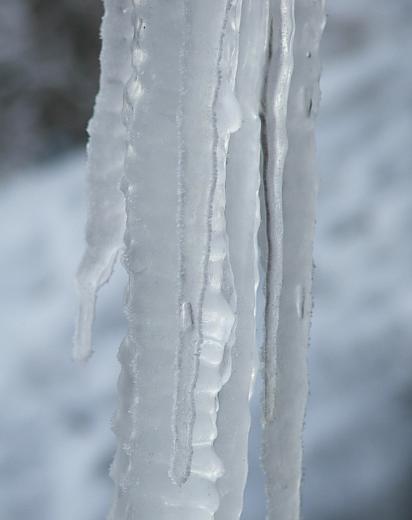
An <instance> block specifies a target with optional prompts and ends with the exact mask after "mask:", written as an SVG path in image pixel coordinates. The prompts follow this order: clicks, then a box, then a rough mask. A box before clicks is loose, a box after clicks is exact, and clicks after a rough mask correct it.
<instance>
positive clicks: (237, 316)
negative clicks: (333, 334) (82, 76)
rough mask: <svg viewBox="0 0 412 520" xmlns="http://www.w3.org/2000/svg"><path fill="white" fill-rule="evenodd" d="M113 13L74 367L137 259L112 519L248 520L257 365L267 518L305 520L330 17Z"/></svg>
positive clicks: (246, 5) (122, 3)
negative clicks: (322, 56) (322, 81)
mask: <svg viewBox="0 0 412 520" xmlns="http://www.w3.org/2000/svg"><path fill="white" fill-rule="evenodd" d="M105 8H106V14H105V18H104V20H103V30H102V34H103V51H102V76H101V90H100V93H99V95H98V98H97V102H96V109H95V115H94V117H93V120H92V122H91V124H90V144H89V172H90V173H89V184H90V190H89V191H90V211H89V219H88V225H87V239H88V240H87V241H88V247H87V250H86V253H85V257H84V259H83V261H82V264H81V267H80V270H79V287H80V293H81V309H80V318H79V324H78V328H77V334H76V338H75V355H76V357H78V358H86V357H88V355H89V354H90V352H91V326H92V321H93V316H94V302H95V297H96V291H97V289H98V287H99V286H100V285H101V284H102V283H104V282H105V281H106V280H107V279H108V278H109V276H110V273H111V270H112V268H113V263H114V261H115V258H116V255H117V254H118V252H119V251H120V250H123V265H124V267H125V269H126V270H127V273H128V275H129V284H128V288H127V294H126V302H125V312H126V316H127V319H128V332H127V335H126V337H125V339H124V341H123V343H122V345H121V347H120V351H119V361H120V364H121V373H120V377H119V384H118V389H119V404H118V410H117V413H116V416H115V420H114V425H113V428H114V431H115V433H116V435H117V437H118V448H117V451H116V455H115V459H114V462H113V465H112V468H111V475H112V478H113V480H114V483H115V496H114V501H113V505H112V509H111V512H110V515H109V519H110V520H135V519H137V518H144V519H145V520H151V519H153V520H160V519H179V520H182V519H188V520H189V519H190V520H212V519H216V520H235V519H239V517H240V515H241V511H242V501H243V490H244V486H245V481H246V476H247V446H248V433H249V427H250V412H249V399H250V395H251V392H252V389H253V383H254V380H255V377H256V374H257V372H258V370H259V366H260V365H261V369H262V373H263V375H264V381H265V391H264V396H263V397H264V399H263V407H262V408H263V410H262V412H263V413H262V415H263V423H264V446H263V465H264V469H265V472H266V475H267V496H268V518H269V519H275V518H281V519H282V520H296V519H297V518H298V514H299V501H300V499H299V485H300V475H301V440H300V438H301V430H302V423H303V412H304V407H305V400H306V391H307V390H306V386H307V385H306V366H305V346H306V344H307V340H308V329H309V315H310V312H309V311H310V302H311V296H310V294H311V270H312V259H311V254H312V253H311V248H312V238H313V225H314V211H313V206H314V194H315V186H316V182H315V177H314V174H313V171H314V168H313V149H314V146H313V114H314V111H313V110H312V108H311V107H313V106H314V100H316V99H318V97H319V96H318V94H317V85H318V79H319V63H318V46H319V39H320V34H321V30H322V27H323V4H322V1H320V0H225V1H222V0H208V1H207V2H205V1H204V0H176V1H173V2H164V1H160V0H151V1H150V2H149V1H147V0H106V2H105ZM308 56H310V58H309V57H308ZM119 187H120V189H121V191H120V190H119ZM259 264H260V265H261V266H264V269H263V273H264V274H263V276H261V277H259V273H260V272H262V269H261V268H260V269H259V268H258V266H259ZM260 278H261V279H260ZM259 284H260V285H261V286H263V287H264V289H265V290H264V291H263V293H264V295H265V302H264V304H263V306H264V307H265V317H264V318H265V344H264V345H263V347H262V356H261V359H262V363H259V347H260V345H257V340H256V327H257V319H258V317H257V315H256V305H257V304H256V298H257V296H256V294H257V287H258V285H259ZM260 307H262V305H260ZM308 307H309V308H308Z"/></svg>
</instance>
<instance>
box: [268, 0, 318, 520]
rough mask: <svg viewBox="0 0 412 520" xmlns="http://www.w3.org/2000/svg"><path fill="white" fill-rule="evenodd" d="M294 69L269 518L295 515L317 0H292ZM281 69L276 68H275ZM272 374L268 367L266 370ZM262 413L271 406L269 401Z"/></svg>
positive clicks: (308, 282) (310, 228)
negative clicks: (293, 2) (293, 6)
mask: <svg viewBox="0 0 412 520" xmlns="http://www.w3.org/2000/svg"><path fill="white" fill-rule="evenodd" d="M295 20H296V29H295V38H294V46H293V47H294V49H293V52H294V71H293V76H292V80H291V82H290V92H289V102H288V114H287V128H286V130H287V135H288V153H287V158H286V161H285V162H284V171H283V189H282V199H283V259H282V262H283V268H282V272H283V283H282V289H281V294H280V299H279V314H278V318H279V321H278V327H277V334H276V365H275V367H266V370H268V368H270V369H271V370H272V369H273V368H275V369H276V384H275V385H274V388H272V389H271V392H273V393H271V394H270V396H269V397H270V398H271V399H272V401H271V402H272V404H273V406H274V408H273V409H272V411H273V412H274V413H272V414H269V417H268V419H270V420H267V421H266V422H265V425H264V432H263V443H264V445H263V465H264V469H265V473H266V478H267V494H268V520H277V519H279V518H281V519H282V520H298V519H299V517H300V484H301V475H302V438H301V437H302V429H303V420H304V412H305V406H306V399H307V392H308V383H307V367H306V355H307V344H308V338H309V325H310V315H311V302H312V296H311V287H312V247H313V235H314V223H315V216H314V215H315V197H316V186H317V182H316V175H315V167H314V154H315V146H314V115H315V113H316V106H317V102H318V100H319V92H318V91H319V74H320V67H319V42H320V37H321V34H322V30H323V26H324V2H323V0H295ZM279 73H280V71H279ZM270 375H271V376H272V377H274V373H273V372H272V373H271V374H270ZM268 411H269V412H270V411H271V408H270V407H269V409H268Z"/></svg>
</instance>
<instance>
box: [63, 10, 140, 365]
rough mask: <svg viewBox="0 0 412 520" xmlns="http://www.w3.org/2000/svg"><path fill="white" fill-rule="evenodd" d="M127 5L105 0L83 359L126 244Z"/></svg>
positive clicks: (91, 154)
mask: <svg viewBox="0 0 412 520" xmlns="http://www.w3.org/2000/svg"><path fill="white" fill-rule="evenodd" d="M128 6H129V0H104V7H105V14H104V18H103V23H102V41H103V44H102V52H101V57H100V61H101V78H100V91H99V94H98V96H97V99H96V105H95V108H94V115H93V118H92V120H91V121H90V124H89V129H88V130H89V135H90V142H89V145H88V172H89V176H88V191H89V210H88V221H87V231H86V236H87V248H86V251H85V253H84V256H83V259H82V262H81V264H80V267H79V271H78V275H77V280H78V287H79V293H80V299H81V302H80V311H79V316H78V323H77V327H76V334H75V339H74V351H73V354H74V357H75V358H76V359H80V360H81V359H83V360H84V359H87V358H88V357H89V356H90V355H91V353H92V325H93V319H94V312H95V302H96V293H97V291H98V289H99V287H100V286H101V285H103V284H104V283H105V282H107V280H108V279H109V278H110V275H111V273H112V270H113V266H114V263H115V261H116V258H117V255H118V252H119V250H120V248H121V247H122V244H123V232H124V221H125V212H124V198H123V196H122V194H121V192H120V190H119V189H118V188H119V184H120V179H121V176H122V174H123V164H124V153H125V146H126V131H125V128H124V125H123V121H122V116H121V114H122V106H123V90H124V85H125V81H126V79H127V78H128V77H129V76H130V55H129V52H128V49H129V47H130V40H131V25H130V21H129V17H130V12H129V11H130V9H129V8H128Z"/></svg>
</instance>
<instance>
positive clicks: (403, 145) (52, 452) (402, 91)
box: [0, 0, 412, 520]
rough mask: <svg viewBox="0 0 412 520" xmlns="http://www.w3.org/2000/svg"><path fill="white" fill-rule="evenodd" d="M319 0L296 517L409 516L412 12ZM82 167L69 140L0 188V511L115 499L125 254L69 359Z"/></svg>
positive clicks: (43, 511) (82, 510)
mask: <svg viewBox="0 0 412 520" xmlns="http://www.w3.org/2000/svg"><path fill="white" fill-rule="evenodd" d="M329 4H330V5H329V11H330V16H329V27H328V28H327V31H326V36H325V40H324V54H325V59H324V73H323V74H324V75H323V79H322V91H323V96H322V104H321V110H320V119H319V125H318V128H319V137H318V156H319V160H318V162H319V166H320V173H321V182H320V194H319V206H318V214H317V236H316V242H315V263H316V265H317V268H316V271H315V280H314V283H315V308H314V318H313V325H312V333H311V348H310V354H309V364H310V380H311V396H310V400H309V406H308V411H307V419H306V424H307V428H306V433H305V457H304V466H305V480H304V484H303V509H304V517H305V518H306V519H308V520H312V519H313V520H314V519H316V520H330V519H331V518H333V519H334V520H340V519H342V520H343V519H345V520H352V519H353V520H357V519H359V518H362V520H366V519H367V520H369V519H371V520H372V519H373V520H387V519H388V518H396V519H397V520H409V518H410V515H409V511H410V507H411V504H410V498H409V495H410V474H411V465H412V463H411V461H412V453H411V451H412V449H411V443H410V438H411V433H412V419H411V414H410V399H411V395H412V390H411V377H410V366H411V361H412V349H411V344H412V341H411V340H412V328H411V320H410V316H411V311H412V304H411V301H412V299H411V297H410V294H411V288H412V280H411V270H410V265H411V257H412V242H411V241H410V239H409V236H410V224H411V222H412V202H411V197H410V193H411V188H412V186H411V184H412V178H411V175H410V165H411V164H412V162H411V159H412V157H411V148H410V135H411V133H412V132H411V131H412V122H411V118H410V115H409V113H410V106H411V102H410V95H409V92H408V90H407V86H408V85H409V83H410V77H411V73H410V67H409V56H410V51H411V50H412V41H411V40H412V37H411V34H410V21H411V14H412V13H411V9H410V5H409V3H408V1H401V0H398V1H397V2H393V3H391V4H388V3H387V2H381V1H377V0H373V1H372V0H362V1H357V2H352V1H350V2H345V3H343V2H339V1H338V0H334V1H332V0H330V2H329ZM338 17H339V20H340V23H338ZM348 35H349V36H348ZM84 171H85V160H84V157H83V154H77V153H74V154H72V155H69V156H66V157H63V158H61V160H59V161H58V162H54V163H48V164H44V165H40V166H38V167H33V168H31V169H30V170H29V171H24V172H21V173H18V174H15V175H13V176H12V177H9V179H8V180H7V181H3V183H2V189H1V192H0V222H1V224H0V227H1V232H0V250H1V251H2V255H1V256H0V267H1V272H2V274H3V276H2V282H1V288H2V290H1V293H0V308H1V309H2V312H1V315H0V320H1V321H0V326H1V330H2V367H1V370H0V372H1V377H0V400H1V407H2V412H3V413H2V420H1V421H0V447H1V448H0V517H1V518H5V519H7V520H23V519H24V520H25V519H27V518H30V520H73V519H74V518H75V519H76V520H101V519H102V518H104V516H105V514H106V512H107V510H108V507H109V501H110V496H111V493H112V491H111V489H112V484H111V481H110V479H109V477H108V474H107V473H108V467H109V464H110V461H111V459H112V457H113V452H114V436H113V434H112V433H111V432H110V430H109V419H110V416H111V414H112V413H113V410H114V409H115V407H116V404H115V387H116V378H117V375H118V364H117V363H116V362H115V361H114V360H115V356H116V352H117V349H118V345H119V344H120V341H121V339H122V336H123V331H124V330H125V326H126V325H125V319H124V318H123V316H122V313H121V306H122V300H123V287H124V285H125V281H126V277H125V274H124V273H123V271H122V269H121V268H119V269H117V270H116V271H115V273H114V278H113V280H112V282H111V284H110V286H105V287H104V288H103V289H102V294H101V299H100V301H99V304H98V318H97V321H96V324H95V343H96V345H97V346H98V348H97V349H96V354H95V356H94V357H93V360H92V362H91V363H90V364H89V365H88V366H87V367H86V368H84V367H78V366H77V365H75V364H73V363H72V362H71V360H70V349H71V342H72V335H73V318H72V317H73V316H74V315H75V309H76V294H75V285H74V273H75V270H76V266H77V263H78V261H79V259H80V255H81V251H82V248H83V231H82V229H83V225H84V221H85V201H84V193H85V182H84V175H85V174H84ZM253 439H255V436H254V437H253ZM255 462H256V456H255V458H254V459H252V461H251V464H252V466H251V475H253V476H256V477H255V478H256V479H258V478H260V477H259V475H258V474H257V473H256V466H255ZM251 487H253V482H252V483H251ZM251 491H252V493H253V494H252V495H250V494H249V495H247V503H246V508H245V512H246V514H245V520H252V519H253V520H255V519H256V520H263V513H262V500H261V497H260V498H259V495H256V494H255V493H256V491H255V490H253V489H251Z"/></svg>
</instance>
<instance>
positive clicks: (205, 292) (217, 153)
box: [171, 0, 241, 485]
mask: <svg viewBox="0 0 412 520" xmlns="http://www.w3.org/2000/svg"><path fill="white" fill-rule="evenodd" d="M239 5H241V2H240V0H228V1H227V3H226V5H225V10H224V15H223V21H222V29H221V32H220V35H219V45H218V54H217V65H216V86H215V89H214V94H213V101H212V107H211V120H212V129H213V142H212V155H213V156H212V172H211V179H210V183H209V186H208V195H207V215H206V244H205V252H204V257H203V263H202V273H203V274H202V285H201V288H200V293H199V301H198V304H197V309H198V312H197V316H196V319H194V325H195V326H196V329H197V330H196V329H195V330H193V331H192V330H190V331H189V333H188V331H187V330H183V327H182V320H181V318H180V339H179V341H182V340H183V342H182V343H181V344H180V348H179V351H180V352H182V351H184V352H185V354H184V355H182V356H181V355H180V354H179V355H178V356H179V357H178V369H180V368H181V366H182V365H186V366H185V370H179V371H178V372H179V373H178V380H177V399H176V405H175V426H174V450H173V460H172V467H171V470H172V471H171V475H172V478H173V480H175V481H176V482H177V483H178V484H179V485H182V484H183V483H185V482H186V481H187V479H188V478H189V475H190V471H191V467H192V458H193V454H194V450H193V429H194V426H195V422H196V416H197V415H200V417H199V420H202V417H201V415H202V414H203V413H209V412H208V411H206V412H204V411H203V410H201V409H199V407H198V406H197V401H198V399H196V387H197V383H198V379H199V376H200V373H201V371H202V361H201V354H202V349H203V348H204V344H205V341H207V340H208V339H209V338H208V334H207V331H205V319H206V321H209V322H211V323H213V322H214V321H216V317H215V316H213V315H212V314H213V312H214V311H215V310H216V305H217V307H218V309H222V311H223V318H222V320H223V321H224V322H227V323H228V330H229V333H227V335H226V336H225V337H224V338H216V337H214V338H212V339H214V340H215V341H216V340H217V341H218V342H219V341H221V343H222V344H221V348H222V350H225V348H229V347H230V339H231V333H232V329H233V325H234V310H235V309H234V306H235V304H234V303H233V302H231V303H232V305H230V303H229V302H227V300H226V299H225V296H224V295H223V294H222V292H221V287H222V283H223V276H224V274H223V265H224V264H225V265H226V266H227V277H228V278H229V279H228V280H227V281H228V283H229V286H231V287H232V293H234V288H233V279H231V268H230V262H229V260H228V253H227V246H226V242H227V237H226V230H225V221H224V206H225V181H224V180H225V167H226V166H225V162H226V154H227V144H228V139H229V135H230V133H231V132H233V131H235V130H236V129H237V127H238V125H239V124H240V121H239V114H238V106H237V101H236V98H235V97H234V94H233V86H234V77H235V73H236V63H237V55H236V51H235V52H234V55H232V56H231V58H232V62H231V61H230V60H229V61H228V62H227V63H224V59H225V54H224V53H225V50H226V51H227V52H229V53H230V48H229V47H230V38H228V32H229V23H230V21H231V20H232V18H233V16H234V15H233V12H232V11H236V12H237V7H238V6H239ZM187 15H188V11H187V6H185V20H186V24H185V25H186V26H187V25H188V23H187V20H188V19H187ZM235 17H236V15H235ZM238 30H239V28H238V27H237V32H238ZM235 32H236V31H235ZM184 41H185V42H186V41H187V40H186V36H185V38H184ZM185 45H186V43H184V45H183V58H181V59H183V63H184V54H185V50H184V49H185ZM235 47H236V45H235ZM225 65H226V66H227V69H228V70H229V71H232V77H231V78H228V80H227V83H228V85H227V87H228V91H227V93H226V96H227V97H229V99H227V98H226V99H222V97H223V95H222V92H221V91H222V87H223V86H224V79H225V78H224V72H223V71H224V66H225ZM231 65H232V68H231ZM183 72H184V66H183ZM231 82H232V84H230V83H231ZM230 89H232V93H231V94H230ZM230 96H232V97H230ZM225 103H231V106H230V109H229V111H228V112H229V113H227V114H225ZM226 109H227V107H226ZM231 117H232V118H234V120H233V119H231ZM179 162H180V161H179ZM180 182H181V181H180ZM180 182H179V184H180ZM179 188H181V186H179ZM179 188H178V189H179ZM181 204H182V199H181V198H180V199H179V205H178V206H179V209H180V205H181ZM179 233H180V237H179V244H181V243H182V242H184V238H185V237H184V235H185V233H184V230H181V229H180V230H179ZM222 244H223V246H222ZM222 247H223V249H222ZM182 260H183V259H182V258H180V262H182ZM182 275H183V279H182ZM179 276H180V283H182V282H184V266H182V263H180V269H179ZM214 285H215V288H214V287H213V286H214ZM211 299H212V300H213V301H211ZM219 301H221V303H220V305H219ZM183 304H188V302H185V301H184V295H183V294H182V291H180V299H179V305H178V310H179V312H180V313H181V310H182V306H183ZM211 312H212V314H210V313H211ZM225 313H226V315H225ZM184 343H186V345H185V344H184ZM192 348H193V350H192ZM224 359H225V360H228V359H230V356H228V355H226V356H224ZM226 365H227V366H229V364H228V363H226ZM218 370H222V368H218ZM222 376H223V377H222V378H221V379H222V382H221V384H224V382H225V377H226V378H227V377H228V374H227V372H226V373H225V374H222ZM219 389H220V388H217V389H216V394H217V392H218V390H219ZM216 406H217V405H216ZM182 433H183V438H182ZM213 440H214V439H211V442H213Z"/></svg>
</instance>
